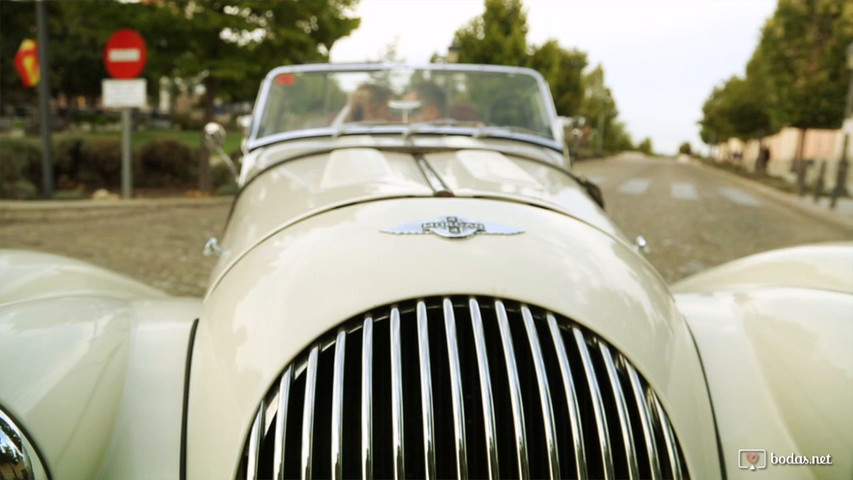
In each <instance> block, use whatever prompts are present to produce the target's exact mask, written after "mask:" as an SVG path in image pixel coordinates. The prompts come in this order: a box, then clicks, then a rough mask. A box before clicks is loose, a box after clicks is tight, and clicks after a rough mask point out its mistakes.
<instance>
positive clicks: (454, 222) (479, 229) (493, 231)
mask: <svg viewBox="0 0 853 480" xmlns="http://www.w3.org/2000/svg"><path fill="white" fill-rule="evenodd" d="M380 231H381V232H384V233H393V234H397V235H427V234H430V233H434V234H436V235H438V236H440V237H444V238H469V237H472V236H474V235H516V234H519V233H523V232H524V230H519V229H517V228H513V227H507V226H506V225H501V224H498V223H491V222H474V221H471V220H468V219H466V218H462V217H452V216H448V217H438V218H436V219H434V220H423V221H419V222H411V223H404V224H403V225H398V226H396V227H391V228H383V229H381V230H380Z"/></svg>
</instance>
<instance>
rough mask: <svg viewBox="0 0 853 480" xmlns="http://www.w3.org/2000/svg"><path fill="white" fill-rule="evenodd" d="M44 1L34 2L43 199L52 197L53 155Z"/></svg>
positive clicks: (48, 53)
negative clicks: (36, 31) (41, 142)
mask: <svg viewBox="0 0 853 480" xmlns="http://www.w3.org/2000/svg"><path fill="white" fill-rule="evenodd" d="M45 3H46V2H45V1H44V0H38V1H37V2H36V28H37V29H38V56H39V70H40V74H39V77H40V79H39V117H40V120H41V122H39V123H41V136H42V140H43V141H44V144H43V146H42V155H41V183H42V192H43V193H44V198H52V197H53V155H52V144H51V141H50V133H51V132H50V50H49V48H48V47H49V45H48V35H47V12H46V11H45V6H44V4H45Z"/></svg>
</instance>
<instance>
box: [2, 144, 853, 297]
mask: <svg viewBox="0 0 853 480" xmlns="http://www.w3.org/2000/svg"><path fill="white" fill-rule="evenodd" d="M577 169H578V170H579V171H580V172H581V173H583V174H585V175H587V176H588V177H589V178H591V179H592V180H593V181H596V182H597V183H599V184H600V185H601V187H602V190H603V191H604V196H605V202H606V205H607V211H608V213H609V214H610V215H611V217H612V218H613V219H614V221H615V222H616V223H617V225H619V227H620V228H621V229H622V231H623V232H625V234H626V235H628V236H629V237H630V238H634V237H635V236H637V235H644V236H645V237H646V238H647V240H648V241H649V244H650V246H651V248H652V250H651V252H650V253H649V255H648V257H647V258H648V259H649V261H650V262H651V263H652V264H653V265H654V266H655V267H656V268H657V269H658V271H659V272H660V273H661V275H662V276H663V278H664V279H666V280H667V281H670V282H672V281H676V280H678V279H681V278H684V277H686V276H688V275H691V274H693V273H696V272H699V271H702V270H705V269H707V268H709V267H712V266H714V265H719V264H721V263H723V262H726V261H729V260H733V259H735V258H739V257H742V256H745V255H749V254H753V253H757V252H761V251H765V250H770V249H773V248H780V247H785V246H791V245H797V244H802V243H810V242H821V241H831V240H853V227H851V226H848V225H849V224H848V225H845V224H841V223H835V222H829V221H827V220H826V219H823V218H819V217H817V216H815V215H809V214H808V213H804V212H802V211H800V210H796V209H792V208H790V206H789V205H785V204H784V203H780V202H779V201H778V199H775V198H773V197H772V196H768V195H766V194H764V193H762V192H761V191H759V190H756V189H752V188H750V186H749V185H748V184H746V185H745V184H743V183H735V182H732V181H730V180H729V179H727V178H726V177H725V176H721V175H719V174H715V173H714V172H710V171H708V170H707V169H708V167H701V166H697V165H692V164H682V163H678V162H676V161H673V160H666V159H650V158H644V157H642V156H639V155H633V156H632V155H626V156H622V157H620V158H617V159H611V160H603V161H588V162H582V163H580V164H579V165H578V167H577ZM230 202H231V199H229V198H217V199H206V200H195V201H187V200H184V199H181V200H171V201H170V200H161V201H149V202H144V201H140V202H137V201H134V202H131V203H130V204H128V203H122V204H119V206H101V207H97V208H95V207H92V208H77V207H74V208H65V207H61V204H58V205H60V207H61V208H37V207H38V206H37V205H36V208H30V206H28V207H27V208H4V207H3V206H2V205H0V248H22V249H29V250H39V251H44V252H50V253H57V254H61V255H67V256H70V257H74V258H78V259H82V260H86V261H89V262H92V263H94V264H96V265H100V266H103V267H107V268H110V269H112V270H116V271H118V272H121V273H124V274H127V275H129V276H131V277H133V278H136V279H139V280H142V281H143V282H145V283H148V284H150V285H152V286H154V287H156V288H160V289H163V290H165V291H167V292H169V293H171V294H174V295H191V296H200V295H202V294H203V293H204V289H205V285H206V284H207V279H208V278H207V277H208V272H209V271H210V269H211V268H212V266H213V263H214V262H215V260H214V259H213V258H209V257H204V256H202V248H203V246H204V243H205V242H206V241H207V239H208V238H209V237H211V236H216V237H221V234H222V229H223V227H224V224H225V220H226V218H227V216H228V211H229V208H230Z"/></svg>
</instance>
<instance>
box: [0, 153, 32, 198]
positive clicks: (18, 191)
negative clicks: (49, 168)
mask: <svg viewBox="0 0 853 480" xmlns="http://www.w3.org/2000/svg"><path fill="white" fill-rule="evenodd" d="M40 183H41V149H40V148H38V146H36V144H34V143H32V142H30V141H27V140H24V139H11V138H10V139H0V198H13V199H26V198H33V197H35V196H36V192H37V190H36V187H35V185H39V184H40Z"/></svg>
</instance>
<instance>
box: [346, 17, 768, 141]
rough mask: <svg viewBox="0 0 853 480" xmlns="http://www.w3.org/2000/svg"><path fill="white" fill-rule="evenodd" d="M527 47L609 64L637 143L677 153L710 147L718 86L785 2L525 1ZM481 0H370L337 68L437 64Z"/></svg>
mask: <svg viewBox="0 0 853 480" xmlns="http://www.w3.org/2000/svg"><path fill="white" fill-rule="evenodd" d="M523 2H524V5H525V7H526V9H527V23H528V34H527V41H528V45H541V44H542V43H544V42H546V41H547V40H549V39H556V40H557V41H558V42H559V43H560V45H561V46H563V47H564V48H577V49H579V50H582V51H584V52H586V53H587V55H588V60H589V64H590V66H589V67H587V68H588V69H589V68H592V66H594V65H596V64H601V65H602V66H603V68H604V73H605V83H606V84H607V85H608V86H609V87H610V89H611V91H612V93H613V96H614V98H615V99H616V105H617V108H618V109H619V118H620V120H622V121H623V122H625V123H626V125H627V127H628V131H629V132H630V133H631V136H632V138H633V139H634V141H635V142H636V143H639V141H640V140H642V139H643V138H646V137H650V138H651V139H652V143H653V145H654V149H655V151H657V152H658V153H664V154H673V153H675V152H676V151H677V150H678V146H679V145H680V144H681V143H682V142H685V141H689V142H690V143H691V144H692V146H693V148H694V149H697V148H704V147H702V143H701V141H700V139H699V127H698V125H697V123H696V122H698V121H699V120H700V119H701V118H702V104H703V103H704V102H705V100H706V99H707V98H708V96H709V95H710V93H711V91H712V90H713V88H714V86H717V85H720V84H722V83H723V82H724V81H725V80H727V79H728V78H729V77H731V76H733V75H741V76H742V75H743V73H744V70H745V68H746V62H747V61H748V60H749V58H750V56H751V55H752V52H753V50H754V49H755V47H756V45H757V44H758V40H759V38H760V34H761V27H762V26H763V25H764V22H765V21H766V19H767V18H769V17H770V16H771V15H772V14H773V12H774V10H775V9H776V0H523ZM483 10H484V6H483V1H482V0H361V2H360V4H359V6H358V7H357V8H356V12H355V14H356V16H358V17H360V18H361V26H359V28H358V29H357V30H356V31H355V32H353V34H352V35H350V36H349V37H346V38H343V39H341V40H338V41H337V42H336V43H335V45H334V46H333V47H332V50H331V60H332V61H333V62H361V61H376V60H379V59H381V58H382V57H383V55H384V54H385V53H386V52H387V51H388V49H389V47H391V46H394V47H395V48H396V56H397V58H398V59H399V60H401V61H404V62H408V63H428V62H429V59H430V57H431V56H432V54H433V53H440V54H444V53H445V52H446V51H447V47H448V46H449V45H450V44H451V42H452V41H453V33H454V32H455V31H456V30H457V29H458V28H459V27H461V26H462V25H465V24H466V23H468V21H469V20H470V19H472V18H474V17H475V16H477V15H480V14H482V13H483Z"/></svg>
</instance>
